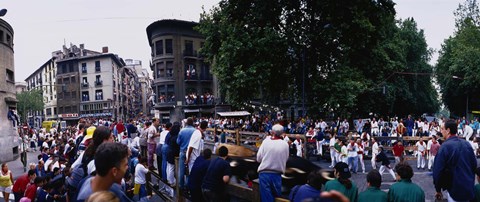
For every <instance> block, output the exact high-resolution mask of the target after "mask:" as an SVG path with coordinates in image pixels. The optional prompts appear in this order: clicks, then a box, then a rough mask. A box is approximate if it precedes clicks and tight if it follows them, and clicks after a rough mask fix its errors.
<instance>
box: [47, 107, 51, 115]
mask: <svg viewBox="0 0 480 202" xmlns="http://www.w3.org/2000/svg"><path fill="white" fill-rule="evenodd" d="M46 111H47V113H46V114H47V116H51V115H52V108H48V109H47V110H46Z"/></svg>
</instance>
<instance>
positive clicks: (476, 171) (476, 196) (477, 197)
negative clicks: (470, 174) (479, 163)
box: [475, 167, 480, 202]
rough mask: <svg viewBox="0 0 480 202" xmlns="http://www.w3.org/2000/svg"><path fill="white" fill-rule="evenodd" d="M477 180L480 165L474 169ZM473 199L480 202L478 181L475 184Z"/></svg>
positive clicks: (479, 175)
mask: <svg viewBox="0 0 480 202" xmlns="http://www.w3.org/2000/svg"><path fill="white" fill-rule="evenodd" d="M475 174H476V175H477V181H478V182H480V167H478V168H477V169H476V170H475ZM475 201H477V202H480V183H478V184H476V185H475Z"/></svg>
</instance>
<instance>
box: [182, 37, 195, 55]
mask: <svg viewBox="0 0 480 202" xmlns="http://www.w3.org/2000/svg"><path fill="white" fill-rule="evenodd" d="M183 54H184V55H185V56H193V41H190V40H186V41H185V50H184V52H183Z"/></svg>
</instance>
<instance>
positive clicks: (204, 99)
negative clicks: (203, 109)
mask: <svg viewBox="0 0 480 202" xmlns="http://www.w3.org/2000/svg"><path fill="white" fill-rule="evenodd" d="M214 103H215V96H213V95H211V94H209V93H206V94H203V95H197V94H195V93H191V94H189V95H185V104H186V105H213V104H214Z"/></svg>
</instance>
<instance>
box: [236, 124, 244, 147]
mask: <svg viewBox="0 0 480 202" xmlns="http://www.w3.org/2000/svg"><path fill="white" fill-rule="evenodd" d="M235 135H236V142H237V145H238V146H240V145H241V144H242V143H241V142H240V139H241V138H240V131H239V130H238V128H237V129H235Z"/></svg>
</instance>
